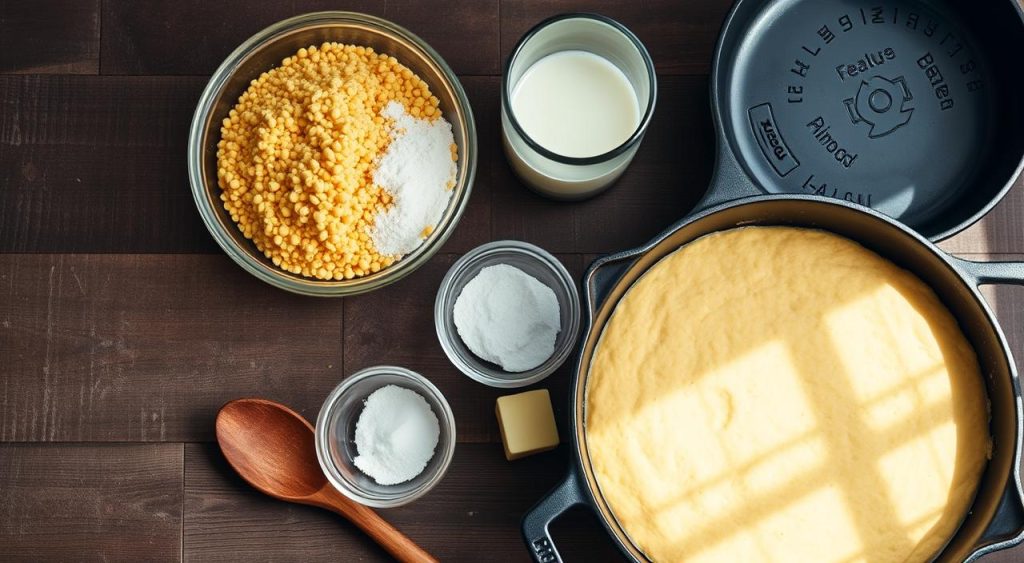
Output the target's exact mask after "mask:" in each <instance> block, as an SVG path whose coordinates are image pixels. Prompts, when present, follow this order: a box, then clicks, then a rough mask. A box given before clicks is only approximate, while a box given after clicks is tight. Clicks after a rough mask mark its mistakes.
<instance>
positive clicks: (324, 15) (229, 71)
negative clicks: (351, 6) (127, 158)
mask: <svg viewBox="0 0 1024 563" xmlns="http://www.w3.org/2000/svg"><path fill="white" fill-rule="evenodd" d="M347 23H349V24H350V23H355V24H365V25H368V26H371V27H373V28H375V29H374V31H375V32H376V33H380V34H381V35H384V36H389V37H392V38H396V39H397V40H400V41H403V42H406V43H408V44H410V45H411V46H413V47H414V48H416V49H419V50H420V51H421V52H422V53H423V55H424V57H425V58H426V59H428V60H429V61H430V63H432V64H433V65H435V66H436V67H437V69H438V71H439V76H440V78H441V79H443V80H444V81H445V82H447V86H448V87H449V88H450V89H451V92H452V94H453V98H454V103H455V104H456V106H457V107H458V109H459V111H460V112H461V114H462V116H463V121H465V138H466V143H465V147H464V148H463V152H464V153H465V154H462V155H460V159H459V160H460V162H459V165H460V166H465V179H464V181H462V182H460V183H458V184H456V186H455V187H454V188H453V190H454V192H455V193H454V194H453V198H455V201H453V202H452V203H449V210H450V213H451V214H450V216H449V217H448V219H447V221H445V222H443V223H441V224H439V225H438V226H437V228H435V230H434V233H433V234H432V235H431V236H430V237H428V238H427V240H426V241H424V242H423V244H421V245H420V246H419V247H418V248H417V249H416V250H414V251H413V252H412V253H410V254H408V255H406V256H404V257H403V258H402V260H400V261H398V262H397V263H395V264H394V265H392V266H389V267H388V268H385V269H383V270H381V271H380V272H378V273H376V274H371V275H369V276H364V277H361V278H355V279H352V280H340V281H335V280H319V279H314V278H305V277H300V276H296V275H294V274H290V273H286V272H284V271H283V270H281V269H280V268H278V267H276V266H273V265H268V264H265V263H264V262H262V261H260V260H259V259H257V258H254V257H253V256H251V255H250V253H249V252H246V251H244V250H243V249H242V248H241V244H240V243H239V242H238V241H237V240H236V239H235V238H234V237H232V236H231V235H230V234H229V233H228V229H230V228H237V226H236V225H234V224H225V223H223V222H222V221H220V220H219V218H218V216H217V210H216V208H215V207H214V205H216V202H214V203H211V201H210V194H211V193H212V191H213V189H214V188H216V186H212V187H209V188H208V187H207V186H206V182H205V181H204V174H203V168H204V152H205V150H206V145H207V144H208V138H207V137H209V136H211V135H212V134H213V133H212V132H211V133H208V134H207V135H206V136H205V137H204V131H205V130H206V129H207V128H206V122H207V121H208V120H209V119H210V114H211V113H213V111H214V102H215V100H216V99H217V98H218V97H219V95H220V94H221V91H222V90H223V88H224V87H225V86H226V84H227V83H228V81H229V80H230V79H231V78H232V77H233V76H234V74H235V72H236V71H237V70H238V68H239V66H240V64H241V63H242V62H244V61H245V60H247V59H248V58H249V57H251V56H252V55H253V54H255V53H257V52H258V51H259V50H260V49H262V48H264V47H265V46H267V45H269V44H271V43H273V42H274V41H275V40H277V39H278V38H280V37H282V36H284V35H286V34H289V33H293V32H296V31H301V30H304V29H307V28H315V27H325V26H330V25H331V24H347ZM211 129H212V126H211ZM477 143H478V141H477V131H476V120H475V119H474V116H473V109H472V106H471V104H470V103H469V98H468V97H467V96H466V92H465V89H464V88H463V87H462V83H461V82H460V81H459V79H458V76H457V75H456V74H455V72H454V71H453V70H452V69H451V67H449V66H448V63H447V62H445V60H444V59H443V58H442V57H441V55H440V54H438V53H437V51H435V50H434V49H433V48H432V47H431V46H430V45H429V44H427V43H426V42H425V41H423V40H422V39H421V38H420V37H419V36H417V35H415V34H413V33H412V32H410V31H409V30H407V29H405V28H404V27H402V26H399V25H397V24H395V23H393V22H390V21H388V20H385V19H383V18H378V17H376V16H371V15H369V14H363V13H359V12H348V11H321V12H311V13H307V14H301V15H297V16H293V17H290V18H287V19H284V20H281V21H279V22H277V23H274V24H272V25H270V26H268V27H266V28H264V29H262V30H261V31H259V32H257V33H255V34H254V35H252V36H251V37H249V38H248V39H246V40H245V41H244V42H242V44H241V45H239V46H238V47H237V48H236V49H235V50H234V51H232V52H231V54H230V55H228V56H227V57H226V58H225V59H224V61H223V62H222V63H221V64H220V66H219V67H217V70H215V71H214V73H213V75H212V76H211V77H210V80H209V82H208V83H207V84H206V86H205V87H204V88H203V92H202V94H201V95H200V98H199V102H198V103H197V104H196V109H195V112H194V114H193V116H192V122H191V125H190V127H189V138H188V149H187V160H188V177H189V184H190V187H191V191H192V196H193V199H194V201H195V204H196V208H197V209H198V210H199V215H200V217H202V220H203V224H204V225H206V228H207V230H208V231H209V232H210V235H211V236H212V237H213V239H214V240H215V241H216V242H217V245H218V246H220V248H221V249H222V250H223V251H224V253H225V254H227V255H228V256H229V257H230V258H231V259H232V260H233V261H234V262H235V263H237V264H238V265H239V266H241V267H242V268H243V269H244V270H245V271H246V272H248V273H250V274H252V275H253V276H255V277H256V278H257V279H260V280H262V281H263V282H265V283H268V284H270V285H273V286H275V287H277V288H280V289H284V290H286V291H289V292H292V293H298V294H301V295H309V296H322V297H344V296H347V295H358V294H361V293H366V292H369V291H373V290H375V289H379V288H381V287H384V286H387V285H390V284H392V283H394V282H396V281H398V280H400V279H402V278H404V277H406V276H408V275H409V274H411V273H412V272H414V271H416V270H417V269H418V268H419V267H420V266H422V265H423V264H425V263H426V262H427V261H428V260H430V258H432V257H433V256H434V255H435V254H437V252H438V250H440V248H441V246H443V245H444V243H445V242H446V241H447V240H448V238H449V237H450V236H451V235H452V233H453V232H454V230H455V227H456V226H457V225H458V223H459V220H460V219H461V218H462V215H463V214H464V213H465V210H466V207H467V206H468V204H469V197H470V194H471V193H472V188H473V183H474V181H475V179H476V168H477V152H478V148H477ZM463 161H464V163H463ZM449 210H446V212H445V213H446V215H447V214H448V213H449ZM246 243H248V244H253V243H251V241H246ZM254 252H258V250H256V249H255V247H254Z"/></svg>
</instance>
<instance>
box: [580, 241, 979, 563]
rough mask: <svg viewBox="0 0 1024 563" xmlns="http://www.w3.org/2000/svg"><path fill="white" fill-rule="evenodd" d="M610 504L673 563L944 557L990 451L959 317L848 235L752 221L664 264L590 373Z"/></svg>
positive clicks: (617, 315) (610, 330)
mask: <svg viewBox="0 0 1024 563" xmlns="http://www.w3.org/2000/svg"><path fill="white" fill-rule="evenodd" d="M587 385H588V395H587V404H586V406H587V408H586V426H585V428H586V443H587V448H588V450H589V454H590V458H591V460H592V461H593V467H594V471H595V474H596V478H597V482H598V485H599V486H600V489H601V492H602V494H603V495H604V498H605V499H606V500H607V501H608V504H609V506H610V508H611V509H612V511H613V512H614V514H615V516H616V517H617V518H618V520H619V522H620V523H621V524H622V526H623V529H624V530H625V531H626V532H627V533H628V534H629V536H630V537H631V539H632V540H633V542H634V543H635V544H636V545H637V546H638V547H639V548H641V549H642V550H643V551H644V552H645V553H646V554H647V555H648V556H649V557H650V558H652V559H654V560H656V561H687V562H701V561H714V562H737V561H785V562H792V561H815V562H818V563H820V562H829V561H834V562H851V561H871V562H875V563H877V562H886V561H893V562H897V561H898V562H905V561H927V560H929V559H930V558H931V557H932V555H933V554H934V553H935V552H936V551H938V550H940V549H941V548H942V547H943V546H944V545H945V543H946V542H947V541H948V539H949V538H950V537H951V536H952V534H953V533H954V531H955V530H956V528H957V526H958V525H959V522H960V521H961V519H962V517H963V516H964V514H965V513H966V511H967V509H968V508H969V506H970V503H971V502H972V500H973V496H974V492H975V488H976V485H977V483H978V480H979V478H980V476H981V473H982V471H983V469H984V468H985V465H986V463H987V458H988V455H989V452H990V444H991V441H990V439H989V435H988V411H987V402H986V395H985V390H984V384H983V381H982V379H981V374H980V373H979V368H978V363H977V359H976V357H975V355H974V352H973V350H972V349H971V347H970V345H969V344H968V343H967V341H966V339H965V338H964V336H963V334H962V333H961V332H960V329H959V327H958V326H957V324H956V321H955V320H954V319H953V317H952V316H951V315H950V313H949V312H948V311H947V310H946V309H945V308H944V307H943V305H942V304H941V303H940V302H939V300H938V298H937V297H936V296H935V294H934V293H933V292H932V291H931V290H930V289H929V288H928V287H927V286H925V285H924V284H923V283H922V282H921V281H920V280H919V279H917V278H916V277H914V276H913V275H911V274H910V273H908V272H906V271H904V270H902V269H900V268H898V267H896V266H895V265H893V264H892V263H890V262H888V261H886V260H884V259H882V258H881V257H879V256H877V255H876V254H874V253H872V252H870V251H868V250H866V249H864V248H863V247H861V246H859V245H857V244H855V243H853V242H851V241H849V240H846V239H844V238H840V237H838V236H835V235H831V234H826V233H824V232H820V231H812V230H803V229H795V228H774V227H749V228H741V229H734V230H730V231H726V232H723V233H718V234H714V235H710V236H707V237H704V238H702V239H699V240H697V241H695V242H693V243H691V244H689V245H687V246H685V247H683V248H681V249H680V250H678V251H676V252H675V253H673V254H671V255H669V256H668V257H666V258H665V259H664V260H662V261H661V262H659V263H658V264H656V265H655V266H654V267H653V268H651V270H650V271H648V272H647V273H646V274H645V275H644V276H643V277H642V278H641V279H640V280H639V281H638V282H637V283H636V284H635V285H634V286H633V287H632V288H631V289H630V290H629V292H628V293H627V294H626V296H625V297H624V298H623V300H622V301H621V302H620V303H619V304H618V306H617V308H616V310H615V312H614V314H613V316H612V318H611V320H610V321H609V323H608V325H607V327H606V328H605V330H604V333H603V336H602V340H601V341H600V342H599V344H598V348H597V351H596V355H595V358H594V361H593V365H592V367H591V371H590V375H589V378H588V383H587Z"/></svg>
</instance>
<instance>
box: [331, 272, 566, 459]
mask: <svg viewBox="0 0 1024 563" xmlns="http://www.w3.org/2000/svg"><path fill="white" fill-rule="evenodd" d="M456 258H457V257H456V256H452V255H442V256H437V257H435V258H434V259H433V260H431V261H430V262H429V263H427V264H426V265H425V266H423V267H422V268H421V269H420V270H418V271H417V272H416V273H415V274H414V275H412V276H410V277H409V278H406V279H404V280H402V281H400V282H398V283H396V284H394V285H392V286H390V287H389V288H388V289H387V291H378V292H374V293H369V294H366V295H361V296H357V297H350V298H346V299H345V322H344V328H345V364H344V373H345V374H346V375H351V374H353V373H355V372H356V371H358V370H361V369H363V368H366V367H370V366H373V365H377V364H382V363H387V364H395V365H400V366H404V367H407V368H409V369H411V370H413V371H416V372H419V373H420V374H422V375H423V376H425V377H426V378H427V379H430V381H431V382H432V383H433V384H434V385H436V386H437V387H438V389H440V390H441V392H442V393H443V394H444V395H445V397H446V398H447V399H448V402H449V404H451V407H452V411H453V412H454V413H455V423H456V426H457V428H458V440H459V442H493V443H498V442H500V441H501V434H500V433H499V431H498V423H497V420H496V418H495V415H494V405H495V401H496V400H497V398H498V397H500V396H501V395H508V394H511V393H515V392H517V391H519V390H509V389H504V390H503V389H495V388H492V387H488V386H486V385H483V384H482V383H477V382H476V381H473V380H472V379H469V377H467V376H465V375H463V374H462V372H460V371H459V370H457V369H456V368H455V366H453V365H452V363H451V362H450V361H449V360H448V357H447V356H445V354H444V350H442V349H441V344H440V343H439V342H438V339H437V332H436V330H435V329H434V309H433V303H434V298H435V297H436V295H437V290H438V287H440V284H441V279H442V278H443V277H444V275H445V273H447V271H448V268H449V267H451V265H452V264H453V263H454V262H455V259H456ZM558 258H559V259H560V260H561V261H562V263H563V264H565V266H566V268H567V269H568V270H569V272H570V274H572V276H573V278H574V279H577V280H578V279H580V276H581V274H582V270H581V268H582V262H581V259H580V256H576V255H564V256H558ZM382 311H388V313H387V314H381V312H382ZM570 363H571V362H568V363H567V364H566V365H564V366H562V368H561V369H559V370H558V371H556V372H555V373H554V374H552V375H551V376H549V377H548V378H547V379H545V380H544V381H542V382H540V383H538V384H536V385H534V386H532V387H530V388H537V387H546V388H548V389H550V391H551V401H552V404H553V406H554V408H555V418H556V420H558V422H559V424H560V425H563V424H564V423H565V422H567V421H568V418H567V417H568V406H569V404H568V402H569V398H568V390H569V380H570V379H571V366H570V365H569V364H570ZM523 390H525V389H523ZM559 430H560V434H561V436H562V437H563V439H564V437H565V427H564V426H561V427H560V428H559Z"/></svg>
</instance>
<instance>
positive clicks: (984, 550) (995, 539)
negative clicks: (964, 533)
mask: <svg viewBox="0 0 1024 563" xmlns="http://www.w3.org/2000/svg"><path fill="white" fill-rule="evenodd" d="M1014 474H1016V471H1014ZM1014 481H1015V480H1014V479H1011V480H1010V482H1009V483H1007V485H1006V490H1004V491H1003V498H1002V499H1001V500H1000V501H999V507H998V508H996V513H995V515H994V516H993V517H992V521H991V522H989V524H988V528H986V529H985V531H984V533H982V534H981V539H979V540H978V543H977V545H975V547H974V551H973V552H972V553H971V554H970V555H969V556H968V557H967V559H965V560H964V563H970V562H972V561H977V560H978V559H979V558H981V557H983V556H985V555H987V554H989V553H994V552H996V551H1000V550H1003V549H1008V548H1011V547H1013V546H1015V545H1018V544H1020V543H1021V541H1022V540H1024V504H1022V503H1021V502H1022V500H1021V491H1020V489H1019V488H1018V486H1017V483H1016V482H1014Z"/></svg>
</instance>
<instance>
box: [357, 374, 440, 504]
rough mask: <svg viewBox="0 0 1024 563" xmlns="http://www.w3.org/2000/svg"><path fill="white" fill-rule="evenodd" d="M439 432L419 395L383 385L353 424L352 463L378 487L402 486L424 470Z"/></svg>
mask: <svg viewBox="0 0 1024 563" xmlns="http://www.w3.org/2000/svg"><path fill="white" fill-rule="evenodd" d="M440 434H441V430H440V427H439V426H438V423H437V416H436V415H435V414H434V411H432V410H431V409H430V405H429V404H428V403H427V400H426V399H424V398H423V397H422V396H420V394H419V393H417V392H415V391H413V390H411V389H406V388H404V387H399V386H397V385H386V386H384V387H381V388H380V389H377V390H376V391H374V392H373V393H370V396H369V397H367V398H366V404H365V405H364V407H363V412H361V413H359V420H357V421H356V451H357V452H358V454H359V455H357V456H356V457H355V459H353V460H352V461H353V462H354V463H355V464H356V467H358V468H359V470H360V471H362V472H363V473H366V474H367V475H369V476H370V477H371V478H373V480H374V481H376V482H377V483H378V484H380V485H397V484H399V483H404V482H406V481H408V480H410V479H412V478H414V477H416V476H417V475H419V474H420V473H422V472H423V469H424V468H426V467H427V463H428V462H429V461H430V458H432V457H434V448H435V447H437V439H438V436H440Z"/></svg>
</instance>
